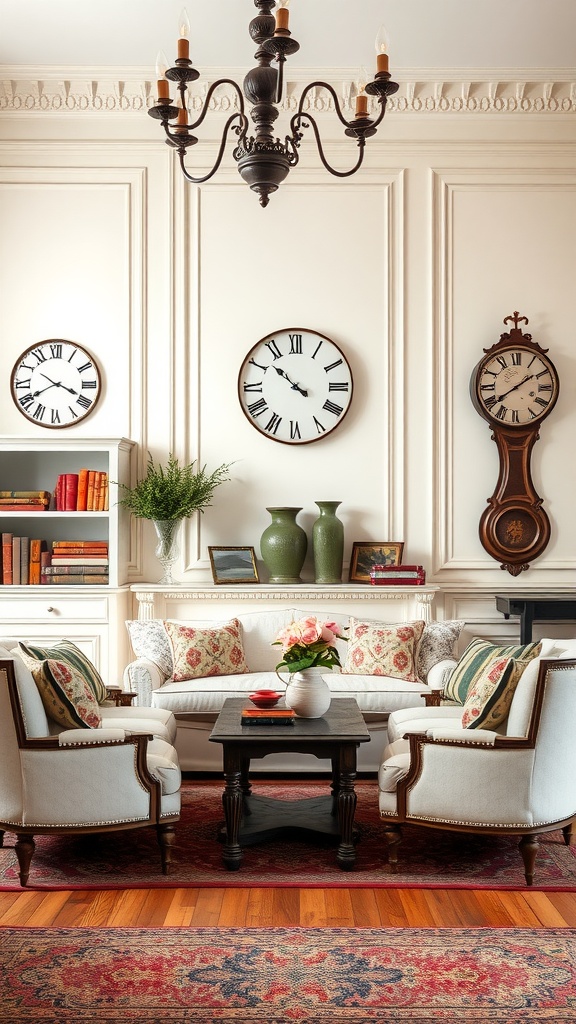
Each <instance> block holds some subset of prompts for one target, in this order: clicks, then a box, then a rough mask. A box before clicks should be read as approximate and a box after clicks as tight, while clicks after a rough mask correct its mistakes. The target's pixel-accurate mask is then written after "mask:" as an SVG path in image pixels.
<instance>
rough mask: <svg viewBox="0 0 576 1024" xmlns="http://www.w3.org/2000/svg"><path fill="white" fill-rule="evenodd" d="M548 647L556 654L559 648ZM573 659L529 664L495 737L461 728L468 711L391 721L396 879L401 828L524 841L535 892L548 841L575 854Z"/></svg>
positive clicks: (388, 792) (384, 791)
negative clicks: (559, 838)
mask: <svg viewBox="0 0 576 1024" xmlns="http://www.w3.org/2000/svg"><path fill="white" fill-rule="evenodd" d="M558 643H559V644H561V643H562V641H558ZM568 643H570V641H568ZM546 644H548V650H551V649H552V644H553V642H552V641H543V645H546ZM544 649H546V648H544ZM555 653H556V652H555ZM570 656H571V658H572V660H567V653H566V652H564V654H560V655H559V656H556V657H551V658H542V657H539V658H535V659H534V660H533V661H531V662H530V663H529V664H528V666H527V667H526V668H525V669H524V671H523V672H522V674H521V676H520V678H519V681H518V683H517V686H516V689H515V691H514V694H513V696H512V699H511V704H510V707H509V712H508V715H507V718H506V719H505V720H504V721H503V722H502V723H501V724H500V725H499V726H498V728H497V729H486V728H477V729H475V728H462V717H463V708H462V706H460V707H456V706H445V707H442V706H439V707H427V708H422V709H420V710H419V711H416V710H415V709H410V710H404V711H398V712H395V713H394V714H393V715H391V716H390V719H389V739H390V740H391V742H390V743H389V745H388V747H387V748H386V749H385V751H384V757H383V762H382V764H381V767H380V771H379V808H380V816H381V819H382V822H383V824H384V828H385V831H386V836H387V840H388V850H389V862H390V865H391V867H392V869H393V870H397V867H398V857H399V845H400V842H401V828H400V826H401V825H402V824H403V823H410V824H411V825H422V826H423V827H426V828H441V829H452V830H454V831H461V832H486V833H500V834H502V833H509V834H512V835H518V836H519V837H520V842H519V848H520V852H521V855H522V859H523V862H524V874H525V878H526V882H527V884H528V885H532V882H533V878H534V866H535V861H536V855H537V851H538V835H539V834H540V833H543V832H548V831H552V830H555V829H559V828H560V829H562V832H563V835H564V841H565V843H566V844H567V845H569V844H570V840H571V836H572V826H573V821H574V819H575V818H576V739H575V737H576V660H574V652H573V650H572V651H571V652H570ZM563 659H564V660H563Z"/></svg>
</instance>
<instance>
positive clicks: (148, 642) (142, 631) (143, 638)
mask: <svg viewBox="0 0 576 1024" xmlns="http://www.w3.org/2000/svg"><path fill="white" fill-rule="evenodd" d="M126 628H127V630H128V635H129V637H130V643H131V644H132V650H133V651H134V654H135V655H136V657H137V658H147V659H148V661H153V662H154V664H155V665H158V668H159V669H160V671H161V672H162V674H163V675H164V676H165V677H166V679H169V677H170V676H171V675H172V650H171V647H170V641H169V639H168V634H167V633H166V629H165V628H164V622H163V621H162V619H128V620H127V622H126Z"/></svg>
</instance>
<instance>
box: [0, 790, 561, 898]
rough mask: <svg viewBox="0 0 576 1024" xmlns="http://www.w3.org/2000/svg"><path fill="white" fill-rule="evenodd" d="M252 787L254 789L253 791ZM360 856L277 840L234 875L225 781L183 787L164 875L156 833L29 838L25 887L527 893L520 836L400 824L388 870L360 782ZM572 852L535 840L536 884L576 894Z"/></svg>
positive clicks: (13, 873)
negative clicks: (228, 859) (223, 830)
mask: <svg viewBox="0 0 576 1024" xmlns="http://www.w3.org/2000/svg"><path fill="white" fill-rule="evenodd" d="M261 785H262V786H263V787H265V789H264V791H265V793H266V795H267V796H273V797H278V798H283V799H290V800H294V799H297V798H299V797H303V798H305V797H314V796H318V795H321V794H322V793H326V792H328V791H329V790H328V783H322V782H317V783H310V782H306V783H301V784H295V783H290V784H288V785H281V784H269V785H266V784H261ZM258 788H259V784H258V782H256V783H255V784H254V791H255V792H256V791H258ZM356 789H357V793H358V807H357V812H356V823H357V825H358V833H359V836H358V845H357V859H356V864H355V867H354V869H353V870H352V871H341V870H340V868H339V867H338V865H337V863H336V859H335V855H336V851H335V848H334V846H326V845H320V844H316V843H315V842H313V841H302V840H295V839H286V838H284V839H276V840H274V841H268V842H262V843H259V844H258V845H256V846H249V847H247V848H246V849H245V850H244V857H243V861H242V864H241V867H240V870H239V871H228V870H227V869H226V868H225V867H224V865H223V863H222V847H221V844H220V843H219V841H218V832H219V829H220V826H221V825H222V823H223V812H222V801H221V796H222V784H221V783H220V782H212V783H194V782H185V783H184V785H183V790H182V796H183V809H182V817H181V820H180V822H179V823H178V824H177V826H176V846H175V849H174V854H173V865H172V869H171V873H170V874H169V875H168V876H165V875H162V873H161V869H160V854H159V849H158V843H157V839H156V832H155V830H154V829H135V830H130V831H128V832H103V833H100V834H96V835H85V836H42V835H39V836H37V837H36V852H35V854H34V857H33V860H32V867H31V872H30V881H29V887H31V888H34V887H36V888H44V889H56V888H65V889H91V888H92V889H94V888H95V889H111V888H131V887H146V888H150V887H155V886H172V887H179V886H190V887H195V886H197V887H204V886H268V885H269V886H290V885H293V886H322V887H330V886H334V887H338V886H347V887H348V886H419V885H420V886H429V887H430V886H439V887H441V888H450V887H452V888H509V889H516V888H524V886H525V884H526V883H525V880H524V870H523V864H522V858H521V857H520V853H519V851H518V840H517V837H514V836H512V837H510V836H508V837H507V836H480V835H466V834H458V833H451V832H446V831H442V830H432V829H428V828H406V829H405V830H403V836H404V839H403V842H402V844H401V846H400V853H399V856H400V864H399V868H400V870H399V871H398V873H397V874H393V873H392V872H391V871H390V867H389V865H388V859H387V852H386V838H385V836H384V830H383V827H382V823H381V822H380V819H379V816H378V796H377V790H376V784H375V783H372V782H359V783H357V786H356ZM14 841H15V837H14V836H13V835H10V834H9V833H6V836H5V840H4V847H3V848H2V849H0V889H3V890H12V889H19V888H20V883H19V881H18V865H17V860H16V855H15V852H14ZM575 852H576V847H572V848H571V849H570V848H568V847H567V846H565V845H564V841H563V837H562V833H561V832H560V831H558V832H551V833H548V834H545V835H544V836H542V839H541V843H540V850H539V853H538V857H537V860H536V870H535V879H534V888H536V889H538V888H540V889H563V890H569V891H576V857H575V856H574V853H575Z"/></svg>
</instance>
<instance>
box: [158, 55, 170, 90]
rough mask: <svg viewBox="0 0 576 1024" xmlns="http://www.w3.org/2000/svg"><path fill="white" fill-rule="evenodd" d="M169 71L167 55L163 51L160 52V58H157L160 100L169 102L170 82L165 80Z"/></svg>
mask: <svg viewBox="0 0 576 1024" xmlns="http://www.w3.org/2000/svg"><path fill="white" fill-rule="evenodd" d="M167 70H168V61H167V60H166V55H165V53H164V52H163V51H162V50H160V52H159V54H158V56H157V57H156V78H157V85H158V99H159V100H167V99H169V98H170V94H169V92H168V81H167V79H166V78H165V75H166V72H167Z"/></svg>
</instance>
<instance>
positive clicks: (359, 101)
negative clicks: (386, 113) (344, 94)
mask: <svg viewBox="0 0 576 1024" xmlns="http://www.w3.org/2000/svg"><path fill="white" fill-rule="evenodd" d="M367 113H368V97H367V95H366V93H360V95H359V96H357V97H356V117H366V115H367Z"/></svg>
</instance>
